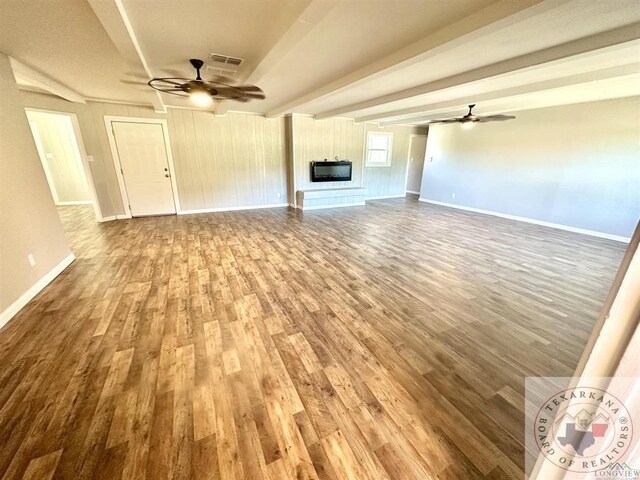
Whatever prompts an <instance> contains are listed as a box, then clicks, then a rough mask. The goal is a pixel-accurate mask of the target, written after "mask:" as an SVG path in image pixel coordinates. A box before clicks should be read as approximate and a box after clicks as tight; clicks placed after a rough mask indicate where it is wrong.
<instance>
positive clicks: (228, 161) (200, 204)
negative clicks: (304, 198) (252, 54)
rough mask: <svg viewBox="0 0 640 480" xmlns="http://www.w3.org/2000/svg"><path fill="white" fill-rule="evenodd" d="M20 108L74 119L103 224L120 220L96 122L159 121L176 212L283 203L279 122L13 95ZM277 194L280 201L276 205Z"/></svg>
mask: <svg viewBox="0 0 640 480" xmlns="http://www.w3.org/2000/svg"><path fill="white" fill-rule="evenodd" d="M21 96H22V103H23V105H24V106H25V107H30V108H38V109H45V110H51V111H58V112H66V113H75V114H77V116H78V123H79V124H80V130H81V131H82V136H83V140H84V144H85V148H86V150H87V154H88V155H93V157H94V162H92V163H91V174H92V177H93V180H94V183H95V186H96V193H97V196H98V201H99V203H100V207H101V209H102V214H103V216H105V217H108V216H112V215H122V214H124V207H123V205H122V200H121V197H120V190H119V187H118V179H117V177H116V171H115V168H114V166H113V160H112V155H111V149H110V147H109V140H108V137H107V131H106V127H105V123H104V116H105V115H110V116H123V117H148V118H163V119H167V124H168V126H169V137H170V141H171V147H172V153H173V157H174V163H175V167H176V181H177V183H178V195H179V197H180V205H181V208H182V209H183V210H200V209H214V208H233V207H244V206H260V205H274V204H281V203H287V188H286V186H287V180H286V175H287V174H286V151H285V132H284V119H283V118H276V119H272V120H270V119H267V118H265V117H263V116H260V115H251V114H240V113H227V115H226V116H224V117H215V116H214V115H213V114H211V113H207V112H198V111H195V110H181V109H169V113H167V114H158V113H155V112H154V111H153V110H152V109H151V108H147V107H142V106H140V107H139V106H131V105H119V104H112V103H100V102H88V103H87V104H85V105H83V104H77V103H70V102H67V101H65V100H63V99H60V98H58V97H53V96H51V95H43V94H38V93H33V92H24V91H23V92H21ZM278 193H280V198H278V196H277V195H278Z"/></svg>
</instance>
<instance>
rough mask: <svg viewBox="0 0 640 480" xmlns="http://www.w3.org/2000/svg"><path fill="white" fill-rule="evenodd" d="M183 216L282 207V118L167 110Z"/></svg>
mask: <svg viewBox="0 0 640 480" xmlns="http://www.w3.org/2000/svg"><path fill="white" fill-rule="evenodd" d="M167 117H168V120H169V122H168V124H169V135H170V137H171V146H172V149H173V160H174V163H175V167H176V180H177V183H178V192H179V194H180V203H181V206H182V209H183V210H198V209H209V208H231V207H243V206H256V205H274V204H281V203H287V185H286V150H285V149H286V146H285V132H284V118H282V117H280V118H275V119H267V118H265V117H263V116H261V115H247V114H241V113H227V114H226V115H225V116H224V117H216V116H214V115H212V114H211V113H207V112H198V111H196V110H182V109H170V110H169V113H168V114H167Z"/></svg>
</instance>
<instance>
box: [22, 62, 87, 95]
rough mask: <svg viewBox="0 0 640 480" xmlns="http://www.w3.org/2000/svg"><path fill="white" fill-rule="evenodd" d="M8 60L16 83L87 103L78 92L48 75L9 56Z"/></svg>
mask: <svg viewBox="0 0 640 480" xmlns="http://www.w3.org/2000/svg"><path fill="white" fill-rule="evenodd" d="M9 62H10V63H11V69H12V70H13V76H14V77H15V79H16V83H17V84H18V85H23V86H27V87H35V88H36V89H39V90H44V91H46V92H49V93H52V94H53V95H57V96H58V97H61V98H64V99H65V100H69V101H70V102H73V103H87V100H86V99H85V98H84V97H83V96H82V95H80V94H79V93H78V92H76V91H75V90H72V89H70V88H69V87H67V86H66V85H63V84H62V83H60V82H58V81H57V80H54V79H53V78H51V77H48V76H47V75H45V74H44V73H40V72H38V71H37V70H34V69H33V68H31V67H28V66H26V65H25V64H24V63H20V62H19V61H18V60H16V59H15V58H11V57H9Z"/></svg>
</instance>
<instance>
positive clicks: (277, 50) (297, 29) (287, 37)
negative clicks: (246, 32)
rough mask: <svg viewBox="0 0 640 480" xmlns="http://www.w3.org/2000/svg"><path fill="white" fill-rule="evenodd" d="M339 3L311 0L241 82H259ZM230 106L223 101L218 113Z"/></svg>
mask: <svg viewBox="0 0 640 480" xmlns="http://www.w3.org/2000/svg"><path fill="white" fill-rule="evenodd" d="M337 4H338V2H337V1H327V0H310V1H309V3H308V4H307V6H306V7H305V8H304V10H303V11H302V12H301V13H300V15H299V16H298V17H297V18H295V19H294V20H293V22H292V23H291V25H290V26H289V28H288V29H287V30H286V31H285V32H284V34H283V35H282V36H281V37H280V38H279V39H278V41H277V42H276V43H275V45H273V47H272V48H271V49H270V50H269V51H268V52H267V54H266V55H265V56H264V57H263V58H262V59H261V60H260V62H259V63H258V64H257V65H256V67H255V68H254V69H253V70H252V71H250V72H249V73H248V74H247V75H243V76H241V77H240V78H239V79H238V81H239V83H248V84H251V85H256V84H258V83H259V82H260V80H262V79H263V78H264V77H266V76H267V74H268V73H269V72H271V71H272V70H273V69H274V68H275V67H276V66H277V65H278V64H279V63H280V61H281V60H282V58H283V57H284V56H285V55H286V54H287V53H289V52H290V51H291V50H292V49H293V48H294V47H295V46H296V45H297V44H298V43H300V41H301V40H302V39H303V38H304V37H306V36H307V35H308V34H309V32H311V31H312V30H313V29H314V28H316V26H317V25H318V23H320V21H321V20H322V19H323V18H324V17H325V16H326V15H327V14H328V13H329V12H330V11H331V10H333V8H334V7H335V6H336V5H337ZM230 107H231V105H229V102H228V101H227V102H223V103H221V104H219V105H218V106H217V107H216V113H220V114H224V113H225V112H226V111H227V110H228V109H229V108H230Z"/></svg>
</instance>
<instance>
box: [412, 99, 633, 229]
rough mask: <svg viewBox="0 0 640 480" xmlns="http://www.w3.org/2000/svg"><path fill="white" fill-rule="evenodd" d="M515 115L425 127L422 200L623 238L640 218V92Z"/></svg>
mask: <svg viewBox="0 0 640 480" xmlns="http://www.w3.org/2000/svg"><path fill="white" fill-rule="evenodd" d="M514 115H515V116H516V117H517V118H516V119H515V120H510V121H507V122H495V123H487V124H479V125H475V126H474V127H473V128H471V129H468V130H465V129H462V128H461V127H460V125H456V124H454V125H434V126H432V127H431V129H430V130H429V138H428V144H427V160H426V163H425V167H424V173H423V179H422V188H421V194H420V196H421V198H423V199H429V200H436V201H439V202H445V203H450V204H456V205H461V206H466V207H472V208H478V209H482V210H490V211H493V212H499V213H505V214H509V215H515V216H520V217H526V218H530V219H534V220H540V221H544V222H551V223H556V224H561V225H566V226H570V227H576V228H582V229H587V230H593V231H597V232H603V233H608V234H612V235H619V236H623V237H630V236H631V234H632V233H633V230H634V228H635V226H636V224H637V223H638V218H639V217H640V97H632V98H623V99H616V100H606V101H601V102H592V103H583V104H577V105H567V106H561V107H552V108H543V109H538V110H528V111H523V112H516V113H515V114H514ZM430 157H433V161H431V162H430ZM454 193H455V198H452V194H454Z"/></svg>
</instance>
